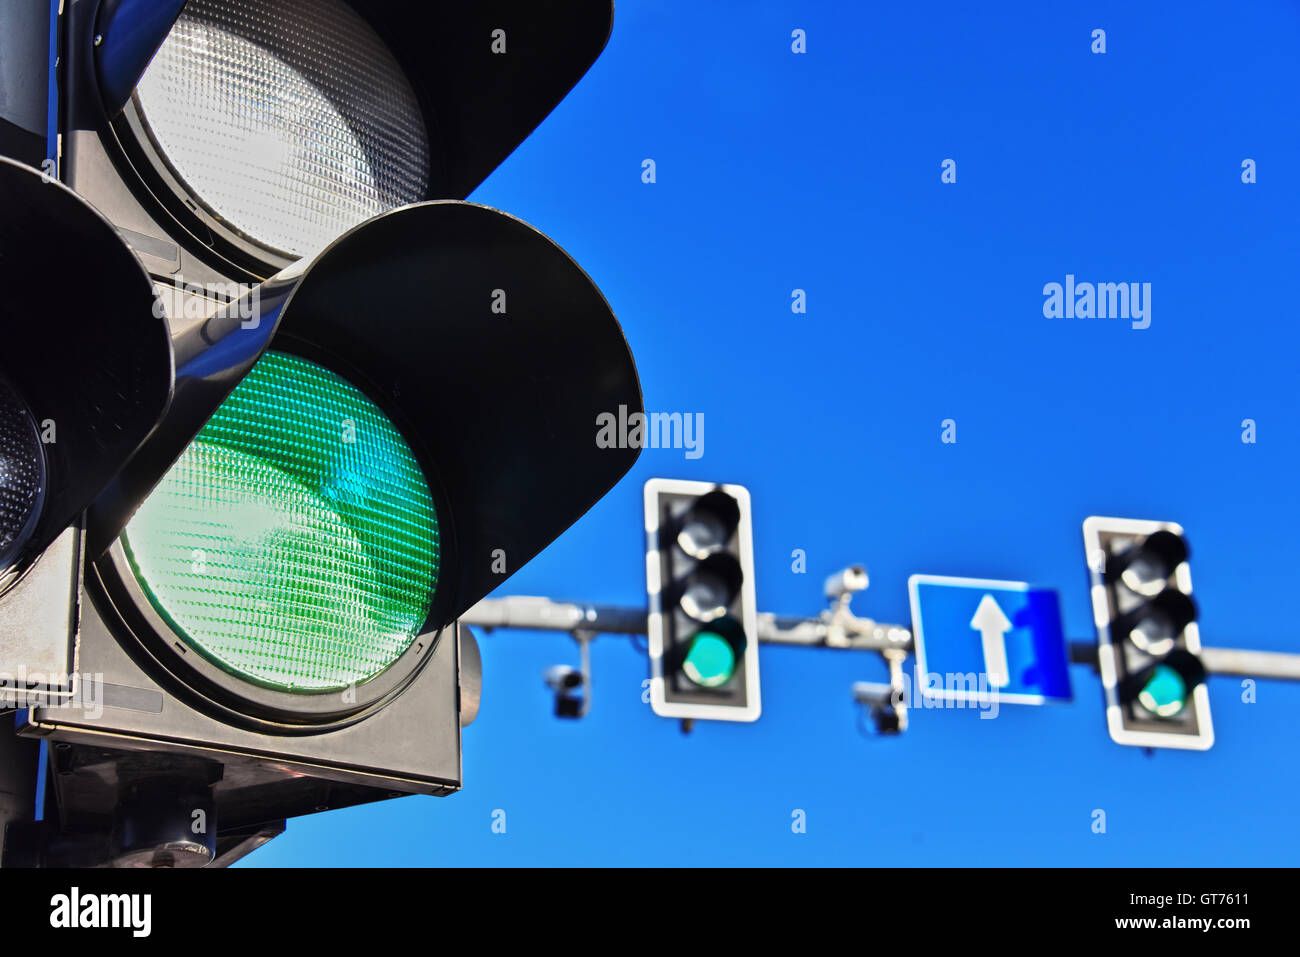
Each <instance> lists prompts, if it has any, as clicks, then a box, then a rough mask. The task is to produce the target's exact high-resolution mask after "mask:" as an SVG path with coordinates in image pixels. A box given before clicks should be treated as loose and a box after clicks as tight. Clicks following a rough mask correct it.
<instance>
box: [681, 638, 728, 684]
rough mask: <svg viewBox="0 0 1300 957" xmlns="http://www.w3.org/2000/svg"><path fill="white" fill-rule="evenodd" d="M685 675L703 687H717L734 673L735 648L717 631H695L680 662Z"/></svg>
mask: <svg viewBox="0 0 1300 957" xmlns="http://www.w3.org/2000/svg"><path fill="white" fill-rule="evenodd" d="M682 671H683V672H684V673H685V674H686V677H688V678H690V679H691V681H693V682H695V683H696V684H697V685H700V686H701V687H704V688H717V687H718V686H720V685H724V684H726V683H727V682H728V681H730V680H731V676H732V675H734V674H735V673H736V650H735V649H734V648H733V647H732V646H731V642H729V641H727V639H726V638H723V637H722V636H721V635H719V634H718V633H717V632H713V631H697V632H696V633H695V636H694V637H693V638H692V639H691V641H690V645H689V647H688V648H687V650H686V659H685V661H683V662H682Z"/></svg>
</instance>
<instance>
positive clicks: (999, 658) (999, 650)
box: [970, 594, 1011, 688]
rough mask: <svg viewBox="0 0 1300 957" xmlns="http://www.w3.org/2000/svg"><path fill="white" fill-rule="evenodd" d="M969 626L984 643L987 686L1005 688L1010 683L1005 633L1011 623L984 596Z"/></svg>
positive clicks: (995, 605)
mask: <svg viewBox="0 0 1300 957" xmlns="http://www.w3.org/2000/svg"><path fill="white" fill-rule="evenodd" d="M970 626H971V627H972V628H974V629H975V630H976V631H978V632H979V633H980V638H981V639H982V640H983V642H984V670H985V671H986V672H987V673H988V676H989V684H991V685H992V686H993V687H994V688H1005V687H1006V686H1007V684H1009V683H1010V681H1011V678H1010V675H1008V674H1007V643H1006V640H1005V638H1006V633H1007V632H1008V631H1010V630H1011V622H1010V621H1008V620H1007V616H1006V615H1005V614H1004V613H1003V611H1002V609H1001V608H1000V607H999V606H998V603H997V601H996V600H995V599H994V597H993V596H992V595H989V594H985V595H984V597H983V598H981V599H980V606H979V607H978V608H976V609H975V617H974V618H972V619H971V620H970Z"/></svg>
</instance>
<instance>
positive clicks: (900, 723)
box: [853, 681, 907, 734]
mask: <svg viewBox="0 0 1300 957" xmlns="http://www.w3.org/2000/svg"><path fill="white" fill-rule="evenodd" d="M853 699H854V700H855V701H857V702H858V704H860V705H862V706H864V707H865V708H866V709H867V711H868V712H869V713H870V715H871V720H872V722H873V723H874V724H875V726H876V731H877V732H878V733H879V734H901V733H902V732H904V731H906V730H907V700H906V694H905V693H904V691H903V689H902V688H895V687H893V686H892V685H887V684H878V683H876V682H871V681H859V682H857V683H856V684H855V685H854V686H853Z"/></svg>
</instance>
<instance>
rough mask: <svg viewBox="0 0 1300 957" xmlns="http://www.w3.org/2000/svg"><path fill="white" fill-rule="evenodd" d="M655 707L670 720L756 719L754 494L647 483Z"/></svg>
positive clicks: (648, 586)
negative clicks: (752, 508) (751, 506)
mask: <svg viewBox="0 0 1300 957" xmlns="http://www.w3.org/2000/svg"><path fill="white" fill-rule="evenodd" d="M645 527H646V589H647V593H648V597H649V618H648V622H647V630H648V637H649V648H650V703H651V705H652V707H653V708H654V711H655V714H659V715H663V716H664V717H670V718H703V719H706V720H717V721H756V720H758V716H759V714H760V713H761V711H762V703H761V699H760V693H759V678H758V607H757V600H756V598H755V592H754V545H753V532H752V522H751V512H750V501H749V491H748V490H747V489H745V488H744V487H743V486H740V485H714V484H712V483H709V482H690V481H680V480H674V479H651V480H650V481H648V482H646V485H645Z"/></svg>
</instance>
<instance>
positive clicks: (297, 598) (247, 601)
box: [122, 352, 439, 692]
mask: <svg viewBox="0 0 1300 957" xmlns="http://www.w3.org/2000/svg"><path fill="white" fill-rule="evenodd" d="M122 541H123V544H124V545H125V547H126V552H127V556H128V558H129V559H130V561H131V565H132V568H133V569H134V571H135V574H136V577H137V578H138V579H139V581H140V583H141V585H142V586H143V587H144V591H145V594H146V595H147V596H148V597H149V600H150V602H151V603H152V604H153V606H154V607H155V608H156V609H157V611H158V612H159V614H161V615H162V616H163V617H164V618H166V619H167V620H168V622H169V623H170V624H171V625H172V626H173V627H174V628H175V629H176V630H177V632H178V633H179V635H180V637H181V638H182V639H184V641H185V642H186V643H187V644H188V645H189V646H190V647H191V648H193V649H194V650H195V651H197V652H199V653H200V654H202V655H203V656H204V657H206V658H208V659H209V660H211V661H212V662H214V663H216V664H217V665H218V666H220V667H221V668H223V669H225V670H226V671H228V672H230V673H232V674H234V675H237V676H239V677H241V678H243V679H245V680H247V681H251V682H253V683H255V684H259V685H264V686H266V687H270V688H276V689H279V690H282V691H293V692H319V691H330V690H338V689H341V688H345V687H347V686H348V685H351V684H355V683H360V682H362V681H365V680H367V679H369V678H372V677H374V676H375V675H377V674H379V673H380V672H381V671H383V670H384V669H385V668H387V667H388V666H389V665H391V664H392V663H393V662H394V661H396V660H397V658H398V657H400V656H401V654H402V653H403V652H404V651H405V650H406V649H407V647H408V646H409V645H410V644H411V642H412V640H413V639H414V637H415V635H416V634H417V632H418V630H419V629H420V627H421V626H422V625H423V624H424V621H425V618H426V616H427V615H428V612H429V606H430V603H431V601H432V598H433V593H434V589H435V587H436V586H437V581H438V555H439V549H438V519H437V515H436V513H435V510H434V505H433V498H432V496H431V495H430V492H429V486H428V483H427V481H426V480H425V477H424V473H423V472H422V471H421V469H420V467H419V465H418V464H417V463H416V460H415V456H414V455H413V454H412V452H411V449H410V447H409V446H408V445H407V444H406V441H405V440H404V439H403V438H402V436H401V435H400V433H398V431H397V429H396V427H395V426H394V425H393V423H392V422H390V421H389V419H388V418H387V417H386V416H385V415H384V413H383V412H381V411H380V409H379V408H378V407H377V406H376V405H375V404H374V403H373V402H371V401H370V400H369V399H368V398H366V396H365V395H363V394H362V393H361V392H360V391H359V390H358V389H356V388H355V387H354V386H352V385H351V384H349V383H348V382H346V381H345V380H343V379H342V378H340V377H339V376H338V375H336V374H335V373H333V372H330V371H329V370H328V369H325V368H322V367H321V366H318V365H316V364H315V363H312V362H308V361H306V360H304V359H300V358H298V357H296V356H290V355H286V354H283V353H276V352H268V353H267V354H266V355H265V356H263V357H262V359H261V360H260V361H259V362H258V363H257V364H256V365H255V366H254V367H253V369H252V370H251V371H250V372H249V374H248V376H247V377H246V378H245V379H244V380H243V381H242V382H241V383H240V384H239V386H238V387H237V388H236V389H235V390H234V391H233V392H232V393H231V394H230V396H229V398H227V399H226V401H225V402H224V403H223V404H222V405H221V407H220V408H219V409H218V410H217V412H216V414H215V415H213V416H212V418H211V419H210V420H209V421H208V423H207V424H206V425H205V426H204V427H203V429H202V431H201V432H199V434H198V436H197V437H196V438H195V439H194V441H193V442H192V443H191V444H190V445H189V447H188V448H187V449H186V450H185V452H184V453H183V454H182V455H181V457H180V458H179V459H178V460H177V462H176V464H175V465H173V466H172V468H171V470H170V471H169V472H168V473H167V474H166V475H165V476H164V477H163V479H162V481H161V482H159V483H158V486H157V487H156V488H155V489H154V490H153V492H152V493H151V494H150V496H149V498H148V499H146V500H145V502H144V504H143V505H141V506H140V509H139V510H138V511H137V512H136V514H135V516H134V517H133V518H132V519H131V522H130V524H129V525H127V528H126V531H125V532H124V533H123V535H122Z"/></svg>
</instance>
